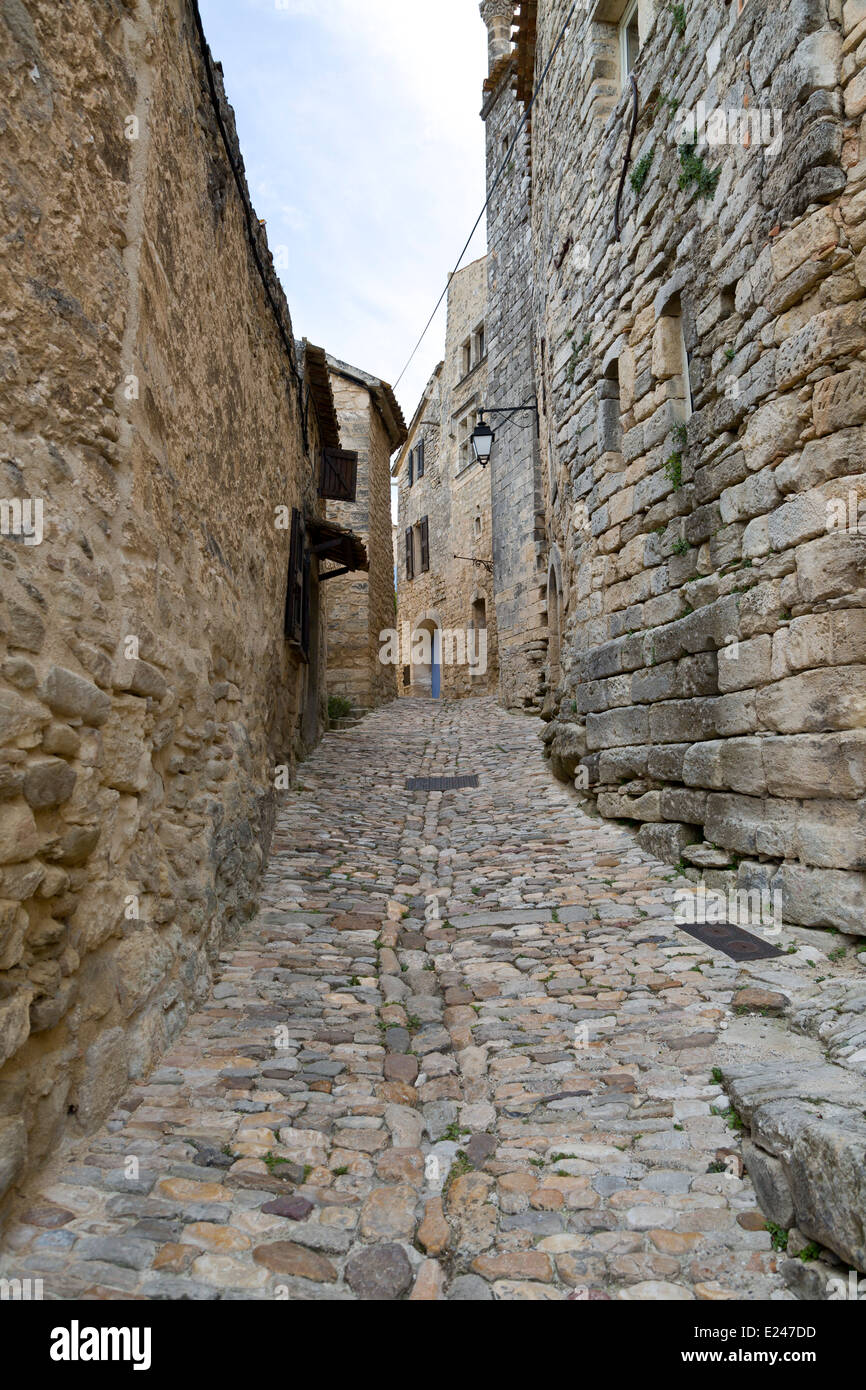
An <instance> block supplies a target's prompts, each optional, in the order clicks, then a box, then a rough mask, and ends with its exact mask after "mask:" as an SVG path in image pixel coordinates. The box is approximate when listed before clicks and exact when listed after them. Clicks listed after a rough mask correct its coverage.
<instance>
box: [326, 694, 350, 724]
mask: <svg viewBox="0 0 866 1390" xmlns="http://www.w3.org/2000/svg"><path fill="white" fill-rule="evenodd" d="M351 713H352V701H351V700H347V699H346V697H345V695H330V696H329V697H328V718H329V719H346V718H348V716H349V715H350V714H351Z"/></svg>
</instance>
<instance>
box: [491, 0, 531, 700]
mask: <svg viewBox="0 0 866 1390" xmlns="http://www.w3.org/2000/svg"><path fill="white" fill-rule="evenodd" d="M511 8H512V9H513V6H512V7H511ZM508 9H509V6H508V5H507V4H503V0H484V3H483V4H482V6H481V11H482V14H483V15H484V18H485V20H486V22H487V24H488V29H489V32H490V35H491V42H490V60H491V71H490V76H489V78H488V80H487V82H486V84H485V95H484V106H483V108H482V113H481V114H482V118H483V119H484V122H485V132H486V141H487V189H488V194H490V206H489V207H488V210H487V242H488V247H489V255H488V262H487V265H488V272H487V273H488V380H489V386H488V400H489V402H490V403H491V404H492V405H503V406H513V405H523V404H527V403H529V402H533V401H534V400H535V396H536V378H535V365H534V360H533V330H534V323H533V297H532V241H531V225H530V187H531V178H530V163H529V131H528V129H527V128H526V127H525V128H524V130H523V131H522V132H521V133H520V135H519V136H518V137H517V140H518V142H517V144H516V146H515V147H514V149H513V151H512V152H511V154H510V156H509V155H508V152H509V148H510V147H511V144H512V141H513V139H514V137H515V135H517V130H518V125H519V123H520V119H521V117H522V115H523V107H522V106H521V104H520V103H519V102H518V100H517V99H516V96H515V94H514V91H513V88H512V82H513V77H514V69H513V63H512V60H511V57H510V43H509V42H508V38H507V35H508V30H509V25H508V24H505V25H504V27H502V20H503V15H504V14H505V12H506V11H507V10H508ZM503 35H504V37H503ZM506 157H507V163H506ZM503 165H505V167H504V169H503V167H502V166H503ZM500 174H501V177H500V178H499V182H498V183H497V184H496V187H495V190H494V183H495V180H496V178H497V175H500ZM489 423H490V424H491V426H492V428H493V429H494V430H495V431H496V440H495V443H494V446H493V451H492V454H491V459H490V472H491V476H492V526H493V561H494V576H495V578H494V585H495V593H496V625H497V631H498V634H499V663H500V682H499V690H500V696H501V698H502V701H503V703H504V704H505V705H506V706H507V707H509V708H516V709H527V710H532V709H537V708H540V705H541V698H542V694H543V682H544V673H543V665H544V660H545V655H546V651H547V617H546V608H545V589H544V583H545V578H546V571H545V553H546V546H545V535H544V511H543V501H542V492H541V476H540V467H539V451H538V437H537V425H536V419H535V416H534V415H533V414H532V413H531V412H528V413H525V414H520V415H515V416H512V417H511V418H510V419H508V418H505V417H502V416H497V415H495V414H494V415H492V416H491V417H490V421H489Z"/></svg>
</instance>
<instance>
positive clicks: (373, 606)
mask: <svg viewBox="0 0 866 1390" xmlns="http://www.w3.org/2000/svg"><path fill="white" fill-rule="evenodd" d="M328 365H329V370H330V377H331V387H332V390H333V393H334V400H335V403H336V407H337V417H338V419H339V423H340V439H341V443H342V446H343V448H344V449H352V450H355V451H356V452H357V454H358V487H357V494H356V498H355V501H354V502H328V503H327V516H328V520H329V521H335V522H337V523H338V525H340V526H344V527H346V528H347V529H348V530H350V531H353V532H354V533H355V535H357V536H360V537H361V539H362V540H363V541H364V544H365V545H366V547H367V558H368V560H369V566H370V567H369V570H368V571H366V572H364V571H357V572H356V573H352V574H345V575H341V576H339V577H338V578H336V579H329V580H328V581H327V583H326V585H325V590H326V608H327V635H328V655H327V667H328V693H329V694H330V695H341V696H343V697H345V698H346V699H349V700H351V702H352V705H353V706H354V707H355V708H356V709H373V708H375V707H376V706H377V705H381V704H384V703H386V702H387V701H388V700H393V699H394V697H395V696H396V694H397V670H396V667H395V666H393V665H388V664H386V663H383V662H382V661H380V659H379V656H380V649H381V643H380V634H381V633H382V632H383V631H386V630H387V629H389V628H393V626H394V621H395V596H394V559H393V539H392V530H391V454H392V453H393V452H394V450H395V449H396V448H398V447H399V446H400V444H402V443H403V441H404V440H405V437H406V427H405V423H404V421H403V416H402V413H401V411H400V408H399V406H398V405H397V402H396V400H395V399H394V396H393V393H392V392H391V388H390V387H388V386H386V385H385V384H384V383H383V382H381V381H379V380H378V379H377V378H375V377H370V376H368V375H367V374H366V373H365V372H361V371H359V370H358V369H356V368H354V367H348V366H347V365H346V364H345V363H342V362H337V361H336V359H335V358H331V357H329V359H328Z"/></svg>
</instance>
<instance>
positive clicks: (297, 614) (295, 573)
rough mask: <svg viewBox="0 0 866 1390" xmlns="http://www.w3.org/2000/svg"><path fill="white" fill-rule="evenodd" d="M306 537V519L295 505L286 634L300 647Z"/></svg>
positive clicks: (290, 549) (302, 622) (287, 590)
mask: <svg viewBox="0 0 866 1390" xmlns="http://www.w3.org/2000/svg"><path fill="white" fill-rule="evenodd" d="M305 539H306V534H305V528H304V519H303V517H302V516H301V513H300V512H299V511H298V509H297V507H293V508H292V531H291V542H290V545H289V579H288V584H287V586H286V619H285V634H286V637H287V638H288V639H289V641H290V642H294V643H295V644H296V645H297V646H299V647H301V646H302V645H303V639H304V552H305V549H306V546H305V544H304V542H305Z"/></svg>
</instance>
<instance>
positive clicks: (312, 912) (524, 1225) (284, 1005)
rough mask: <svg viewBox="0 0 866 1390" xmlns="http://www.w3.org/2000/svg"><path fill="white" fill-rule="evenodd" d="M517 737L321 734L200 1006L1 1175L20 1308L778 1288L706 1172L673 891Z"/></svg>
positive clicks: (760, 1237)
mask: <svg viewBox="0 0 866 1390" xmlns="http://www.w3.org/2000/svg"><path fill="white" fill-rule="evenodd" d="M541 727H542V726H541V725H540V724H539V722H538V721H537V720H534V719H526V718H523V717H521V716H517V715H511V714H507V713H505V712H503V711H502V710H501V709H500V708H498V707H497V706H496V705H495V704H494V703H493V702H492V701H490V700H486V699H484V700H469V701H463V702H461V703H458V704H450V705H449V704H444V705H434V704H432V703H428V704H425V703H421V702H415V701H404V702H401V703H399V704H395V705H391V706H389V707H386V708H384V709H381V710H379V711H378V712H376V713H373V714H371V715H369V716H368V717H367V718H366V719H365V720H364V721H363V722H362V723H361V724H359V725H358V726H356V727H355V728H353V729H350V730H348V731H345V732H339V733H332V734H330V735H328V736H327V737H326V738H325V740H324V742H323V743H322V745H321V746H320V747H319V748H318V749H317V751H316V752H315V754H314V755H313V756H312V758H311V759H310V760H309V762H307V763H306V764H305V765H304V766H303V767H302V769H301V778H300V780H301V785H300V786H299V787H298V788H296V789H295V790H294V791H293V792H291V793H289V794H287V796H286V800H285V804H284V806H283V808H282V811H281V813H280V817H279V822H278V827H277V832H276V836H275V840H274V844H273V847H272V853H271V858H270V863H269V866H268V871H267V875H266V879H265V901H264V902H263V903H262V905H261V910H260V912H259V915H258V917H257V918H256V919H255V921H254V922H252V923H250V925H249V926H248V928H247V929H246V931H245V933H244V936H243V938H242V939H241V940H239V941H237V942H236V943H234V944H233V945H232V947H231V948H230V949H228V950H226V951H225V953H224V954H223V957H222V967H221V972H220V982H219V983H218V985H217V986H216V988H215V990H214V992H213V997H212V998H211V999H210V1000H209V1001H208V1002H206V1003H205V1004H203V1006H202V1007H201V1008H200V1009H199V1011H198V1012H197V1013H196V1014H195V1015H194V1016H193V1017H191V1018H190V1020H189V1022H188V1024H187V1026H186V1028H185V1030H184V1032H183V1033H182V1035H181V1036H180V1038H179V1039H178V1041H177V1043H176V1044H175V1046H174V1047H173V1049H172V1050H171V1052H170V1053H168V1054H167V1055H166V1056H165V1057H164V1058H163V1061H162V1064H161V1065H160V1067H159V1069H158V1071H156V1072H155V1073H154V1074H153V1075H151V1077H150V1078H149V1081H148V1082H147V1084H143V1085H139V1086H136V1087H135V1088H134V1089H132V1090H131V1091H129V1092H128V1094H127V1095H126V1097H125V1098H124V1101H123V1102H122V1104H121V1106H120V1107H119V1108H118V1109H117V1110H116V1111H115V1112H114V1114H113V1115H112V1117H111V1118H110V1120H109V1122H108V1124H107V1126H106V1127H105V1128H104V1129H102V1130H101V1131H100V1132H99V1133H97V1134H96V1135H94V1136H93V1137H92V1138H91V1139H89V1140H85V1141H77V1142H76V1143H74V1144H72V1143H71V1144H69V1145H68V1146H67V1147H66V1148H65V1149H64V1150H63V1151H62V1152H61V1153H60V1154H59V1155H58V1157H57V1159H56V1160H55V1162H54V1164H53V1165H52V1166H51V1167H50V1168H49V1169H48V1170H45V1171H43V1173H42V1175H41V1177H40V1178H39V1180H38V1181H36V1182H35V1183H34V1182H32V1183H31V1185H30V1189H29V1191H28V1192H27V1195H26V1198H25V1199H24V1200H23V1201H22V1202H20V1203H19V1206H18V1210H17V1213H16V1219H15V1221H14V1222H12V1223H10V1227H9V1228H8V1230H7V1234H6V1240H5V1246H4V1258H3V1261H2V1272H3V1274H5V1275H6V1276H7V1277H12V1276H18V1277H21V1278H24V1277H31V1278H41V1279H42V1280H43V1284H44V1293H45V1297H46V1298H71V1297H80V1296H82V1295H84V1296H87V1297H97V1298H117V1297H123V1296H131V1297H144V1298H172V1299H174V1298H192V1299H213V1298H229V1299H238V1298H241V1299H246V1298H254V1299H270V1298H290V1299H306V1300H309V1299H317V1300H318V1299H322V1300H333V1299H352V1298H361V1299H371V1298H378V1299H398V1298H404V1297H408V1298H410V1299H414V1300H436V1299H441V1298H451V1299H464V1300H465V1299H498V1300H524V1299H565V1298H587V1297H589V1298H592V1299H599V1298H611V1299H670V1298H677V1299H723V1298H739V1299H764V1298H768V1297H769V1298H773V1297H777V1298H778V1297H782V1298H790V1297H792V1295H791V1294H790V1293H789V1292H788V1291H787V1289H786V1288H785V1286H784V1285H783V1283H782V1280H781V1277H780V1276H779V1274H777V1273H776V1258H777V1257H776V1255H775V1254H774V1252H773V1250H772V1249H771V1238H770V1235H769V1233H768V1232H767V1231H766V1230H765V1229H764V1218H763V1217H762V1216H761V1214H760V1213H759V1212H758V1211H757V1209H756V1202H755V1197H754V1193H753V1191H752V1188H751V1184H750V1182H749V1180H748V1179H747V1178H745V1179H741V1178H739V1177H737V1176H735V1175H733V1174H732V1173H731V1171H728V1170H726V1169H725V1161H724V1160H725V1157H726V1155H725V1154H724V1153H721V1154H720V1151H724V1150H732V1151H734V1152H735V1151H736V1147H737V1143H738V1140H737V1135H736V1132H735V1131H732V1129H731V1128H730V1127H729V1122H728V1120H727V1119H726V1117H725V1114H724V1112H725V1111H727V1109H728V1103H727V1101H726V1098H725V1096H724V1095H723V1093H722V1087H721V1086H720V1085H719V1084H717V1081H714V1079H713V1077H714V1075H717V1073H715V1072H714V1066H715V1063H716V1049H717V1046H718V1043H719V1030H720V1028H722V1027H723V1026H724V1025H725V1022H726V1017H727V1016H730V1014H731V1009H730V1000H731V995H732V990H733V987H734V981H735V979H736V976H737V974H738V967H737V966H735V965H734V963H733V962H732V961H730V960H728V959H727V958H726V957H723V956H719V955H714V953H713V951H712V950H711V949H710V948H708V947H706V946H703V945H701V944H700V942H698V941H696V940H695V939H694V938H692V937H690V936H688V935H686V934H685V933H683V932H682V931H681V930H680V929H678V928H677V927H676V926H675V925H674V923H673V917H672V909H671V898H672V893H673V879H674V871H672V870H671V869H670V868H669V867H666V866H663V865H661V864H659V863H657V862H656V861H654V860H651V859H650V858H649V857H648V856H647V855H646V854H645V853H643V852H642V851H641V850H640V849H638V847H637V845H636V842H635V841H634V839H633V838H632V836H631V835H630V834H629V833H628V832H627V831H625V830H623V829H621V828H620V827H619V826H617V825H615V824H610V823H604V822H600V821H598V820H595V819H590V818H587V817H586V816H583V815H582V814H581V812H580V810H579V807H578V805H577V802H576V799H575V795H574V793H573V792H572V791H571V789H570V788H568V787H565V786H563V785H562V784H560V783H558V782H556V781H555V780H554V779H553V777H552V775H551V773H550V770H549V767H548V765H547V764H546V763H545V762H544V760H543V757H542V746H541V743H540V741H539V738H538V731H539V729H540V728H541ZM471 773H476V774H478V777H479V786H478V788H477V789H472V788H469V789H460V790H454V791H445V792H426V791H407V790H406V788H405V782H406V779H407V778H409V777H416V776H430V775H440V774H444V775H449V774H450V775H458V774H459V775H464V774H471ZM435 905H438V917H437V916H436V915H435V912H436V906H435ZM717 1109H718V1110H719V1111H720V1112H723V1113H719V1114H717V1113H715V1112H716V1110H717ZM729 1168H730V1165H729Z"/></svg>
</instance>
